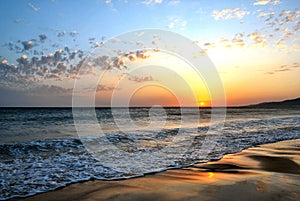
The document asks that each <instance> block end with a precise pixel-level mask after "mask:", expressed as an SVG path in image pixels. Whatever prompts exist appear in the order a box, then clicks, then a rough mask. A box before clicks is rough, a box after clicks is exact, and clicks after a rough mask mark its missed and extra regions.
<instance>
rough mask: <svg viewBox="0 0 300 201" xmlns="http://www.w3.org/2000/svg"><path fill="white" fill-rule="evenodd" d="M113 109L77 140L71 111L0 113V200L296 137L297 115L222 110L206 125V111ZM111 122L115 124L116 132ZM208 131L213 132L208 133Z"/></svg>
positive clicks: (299, 131)
mask: <svg viewBox="0 0 300 201" xmlns="http://www.w3.org/2000/svg"><path fill="white" fill-rule="evenodd" d="M87 110H88V109H87ZM114 111H115V112H112V110H111V109H110V108H98V109H95V110H92V112H94V113H95V117H96V120H97V122H96V123H95V122H93V124H97V127H95V126H94V125H92V124H86V127H87V128H90V130H87V131H85V135H84V136H83V135H81V134H80V132H77V131H78V127H76V125H75V123H76V121H74V119H73V113H72V109H71V108H2V109H0V200H5V199H8V198H12V197H26V196H30V195H34V194H36V193H39V192H46V191H49V190H53V189H56V188H58V187H62V186H65V185H67V184H70V183H74V182H79V181H85V180H89V179H102V180H114V179H124V178H125V179H126V178H131V177H136V176H142V175H144V174H146V173H151V172H157V171H163V170H167V169H171V168H181V167H187V166H189V165H192V164H195V163H199V162H206V161H211V160H217V159H220V158H221V157H222V156H223V155H224V154H228V153H235V152H239V151H241V150H243V149H246V148H249V147H253V146H255V145H258V144H265V143H271V142H276V141H281V140H288V139H297V138H300V125H299V122H300V110H299V109H298V110H297V109H270V108H269V109H264V108H227V109H226V120H225V122H218V121H216V122H211V117H212V115H211V113H212V109H210V108H201V109H198V108H187V109H185V110H184V111H185V113H184V114H182V110H181V109H180V108H164V109H163V113H160V112H161V110H159V112H156V111H155V110H151V109H150V108H130V110H129V116H126V117H123V116H122V114H123V113H125V109H124V108H116V109H114ZM220 111H222V112H224V108H223V109H220ZM81 112H82V113H83V114H85V109H84V108H83V109H81ZM87 112H90V110H89V111H87ZM151 114H152V116H153V115H154V116H155V115H156V117H157V118H154V119H153V118H152V116H151ZM161 116H162V117H163V118H160V117H161ZM183 116H184V118H185V122H184V123H183V121H182V118H183ZM126 118H130V119H126ZM197 118H199V119H200V121H196V123H195V119H197ZM83 119H84V115H83ZM117 119H119V120H120V119H121V120H123V123H124V124H123V126H122V129H120V127H118V124H117V123H116V122H117ZM127 122H131V123H127ZM153 122H154V123H153ZM189 122H190V123H189ZM149 125H150V126H149ZM214 126H217V127H218V129H217V130H214V131H215V132H211V133H210V134H208V131H210V130H211V128H212V127H214ZM95 128H101V130H97V129H95ZM76 129H77V130H76ZM206 145H213V146H206ZM207 147H209V149H207Z"/></svg>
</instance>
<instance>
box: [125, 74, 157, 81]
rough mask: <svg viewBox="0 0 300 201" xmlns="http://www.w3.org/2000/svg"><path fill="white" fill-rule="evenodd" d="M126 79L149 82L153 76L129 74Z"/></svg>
mask: <svg viewBox="0 0 300 201" xmlns="http://www.w3.org/2000/svg"><path fill="white" fill-rule="evenodd" d="M128 80H130V81H133V82H137V83H141V82H150V81H153V80H154V79H153V77H152V76H151V75H149V76H145V77H138V76H129V77H128Z"/></svg>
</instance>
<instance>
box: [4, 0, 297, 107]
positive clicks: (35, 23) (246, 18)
mask: <svg viewBox="0 0 300 201" xmlns="http://www.w3.org/2000/svg"><path fill="white" fill-rule="evenodd" d="M295 2H297V1H293V0H288V1H283V0H282V1H280V0H238V1H223V0H212V1H204V0H200V1H193V0H190V1H188V0H186V1H184V0H142V1H130V0H111V1H109V0H106V1H105V0H90V1H84V0H77V1H71V0H43V1H34V0H29V1H25V0H22V1H17V0H2V1H0V7H1V12H0V19H1V20H0V25H1V29H2V31H1V33H0V37H1V46H0V56H1V57H0V61H1V65H2V66H1V67H2V69H5V70H2V71H1V72H0V77H1V78H3V79H2V81H1V89H0V93H1V95H2V96H11V99H14V100H15V101H7V100H6V99H8V100H11V99H10V98H6V99H5V100H4V99H2V101H0V105H3V106H6V105H9V104H12V105H22V99H24V100H25V99H26V100H27V102H28V103H26V104H25V105H68V104H70V95H69V96H68V97H67V96H66V97H64V98H62V97H61V96H59V95H57V94H56V93H57V91H59V89H62V88H64V89H66V88H67V87H66V86H68V85H67V84H65V83H63V82H61V80H65V79H67V78H68V79H71V78H70V77H71V76H70V75H68V73H69V71H68V73H66V72H67V70H68V69H69V65H70V64H73V65H75V64H76V62H79V61H80V59H82V58H83V57H84V56H86V55H88V53H90V52H92V51H94V49H95V48H97V47H99V46H100V45H101V42H105V41H106V40H108V39H109V38H112V37H114V36H117V35H120V34H122V33H125V32H129V31H133V30H139V29H147V28H155V29H163V30H169V31H173V32H176V33H179V34H182V35H183V36H185V37H188V38H189V39H191V40H192V41H195V42H196V43H197V44H198V45H199V46H200V47H201V48H203V49H204V50H205V51H206V53H207V54H208V55H209V56H210V58H211V59H212V60H213V62H214V63H215V64H216V66H217V68H218V70H219V71H220V73H221V74H222V72H225V73H227V75H225V74H224V75H221V77H222V79H224V83H225V89H226V88H227V90H228V96H229V97H234V98H232V99H230V100H231V103H230V104H234V105H235V104H237V105H239V104H248V103H253V102H259V101H266V100H274V99H275V100H276V99H277V100H279V99H284V98H293V97H296V96H297V94H298V95H299V94H300V93H299V92H300V90H299V87H298V89H297V85H298V84H299V81H298V80H297V79H296V78H294V77H295V76H294V75H295V74H297V73H298V74H299V68H298V66H299V65H300V61H299V59H298V58H300V57H299V47H300V38H299V35H300V34H299V29H300V22H299V20H300V12H299V8H298V6H297V5H296V3H295ZM66 47H67V49H69V50H70V52H76V58H77V59H74V60H72V61H71V60H70V61H67V63H66V65H67V66H66V68H64V69H65V71H66V72H64V73H61V72H59V73H56V74H55V73H53V72H56V71H55V70H54V71H53V72H52V75H49V73H50V71H49V72H48V71H47V72H43V74H42V73H41V72H39V73H38V74H39V77H38V79H37V71H38V70H40V69H38V70H37V68H39V67H36V66H35V67H34V68H35V70H33V66H30V65H29V64H28V65H27V67H26V68H31V67H32V70H28V69H26V70H24V69H23V70H20V69H21V67H19V66H18V65H21V64H20V62H22V61H24V62H25V60H28V61H29V60H30V59H32V58H33V57H36V58H37V60H39V59H41V57H42V56H43V55H44V56H46V55H49V54H52V55H54V54H55V52H56V51H58V50H60V49H61V50H62V51H64V52H66ZM224 48H225V49H224ZM226 48H227V49H226ZM236 48H240V49H238V50H237V49H236ZM78 51H82V55H83V56H82V57H81V58H80V57H79V53H78ZM222 51H223V52H224V51H226V54H229V56H228V58H223V57H222V55H223V53H222ZM237 52H239V54H242V53H244V54H247V55H248V56H245V55H244V56H243V60H242V59H241V58H237V57H240V55H237ZM69 54H71V53H69ZM262 55H263V58H261V57H262ZM69 56H70V55H69ZM250 56H251V57H254V58H250ZM249 61H255V62H253V64H252V66H251V65H248V64H249ZM59 62H66V61H65V60H64V61H59ZM59 62H57V63H55V65H58V64H59ZM247 62H248V63H247ZM276 63H277V64H276ZM275 64H276V65H275ZM51 65H52V64H50V66H51ZM236 66H237V67H243V66H244V67H245V68H243V71H241V72H238V70H234V69H233V68H234V67H236ZM246 66H247V67H246ZM258 66H262V67H260V69H258ZM18 67H19V68H18ZM52 67H53V66H52ZM52 67H51V68H52ZM54 67H55V68H58V66H54ZM54 67H53V68H54ZM11 69H17V70H11ZM49 69H50V68H49ZM252 69H254V70H255V71H257V72H261V74H259V76H258V77H259V78H258V79H259V80H263V79H264V78H266V76H269V77H267V79H270V82H276V81H275V80H282V83H283V85H284V87H285V88H287V89H289V90H291V91H290V92H289V93H287V92H284V93H283V91H282V90H283V89H281V90H278V91H276V90H275V89H274V91H273V93H270V94H266V95H265V96H262V95H261V94H263V92H261V93H258V94H257V95H256V96H257V97H253V96H255V94H252V92H251V89H249V93H250V92H251V93H250V94H251V96H250V95H249V97H248V96H245V97H240V96H235V95H234V93H236V91H237V90H233V89H231V88H232V87H229V84H228V85H226V83H227V82H228V80H229V79H231V78H232V77H235V75H236V76H237V77H240V76H241V75H242V74H243V73H242V72H249V71H250V70H252ZM25 71H26V72H25ZM24 72H25V74H24ZM47 73H48V74H47ZM283 73H285V74H283ZM8 74H9V76H10V77H15V78H14V79H8V78H7V76H8ZM54 74H55V75H54ZM229 74H230V76H228V75H229ZM244 74H245V73H244ZM279 74H281V75H280V76H279ZM20 75H22V76H20ZM64 76H66V77H64ZM226 76H227V77H226ZM252 76H253V77H255V76H256V74H253V75H252ZM270 76H273V78H272V77H271V78H270ZM274 76H276V77H274ZM16 77H19V78H16ZM20 77H22V79H21V78H20ZM29 77H30V79H29ZM54 77H55V78H56V79H57V80H53V78H54ZM228 77H231V78H228ZM4 78H5V79H4ZM247 79H250V78H249V77H247V76H245V77H244V80H247ZM24 82H26V83H24ZM32 82H34V83H32ZM49 83H51V84H49ZM293 83H294V84H293ZM235 84H237V85H238V84H239V83H238V81H237V82H236V83H235ZM14 85H15V86H14ZM20 85H21V86H23V87H22V88H21V87H20ZM45 85H46V86H47V90H50V91H51V90H52V91H54V92H53V93H54V94H52V96H56V95H57V99H55V98H51V102H49V101H47V98H45V97H44V96H43V97H38V96H34V97H33V98H31V96H32V95H31V94H32V92H33V91H35V90H36V88H39V87H45ZM24 86H26V87H24ZM298 86H299V85H298ZM278 88H280V87H278ZM265 90H266V91H267V90H270V89H269V87H267V88H265ZM36 91H38V90H36ZM12 94H13V95H12ZM30 99H32V102H30ZM33 99H34V100H33ZM62 99H64V100H63V101H62ZM229 102H230V101H229Z"/></svg>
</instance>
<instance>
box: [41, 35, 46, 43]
mask: <svg viewBox="0 0 300 201" xmlns="http://www.w3.org/2000/svg"><path fill="white" fill-rule="evenodd" d="M39 38H40V41H41V42H44V41H45V40H46V39H47V36H46V35H45V34H40V35H39Z"/></svg>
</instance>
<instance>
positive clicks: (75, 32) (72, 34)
mask: <svg viewBox="0 0 300 201" xmlns="http://www.w3.org/2000/svg"><path fill="white" fill-rule="evenodd" d="M78 34H79V33H78V32H77V31H70V32H69V35H70V36H72V37H75V36H77V35H78Z"/></svg>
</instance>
